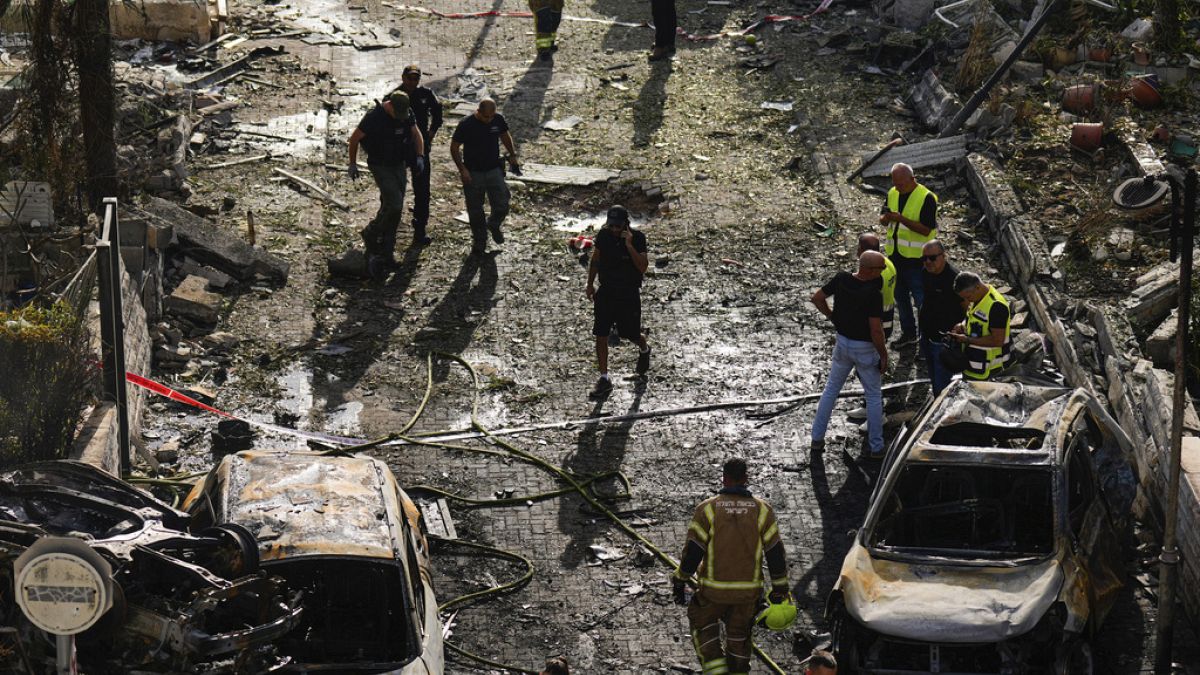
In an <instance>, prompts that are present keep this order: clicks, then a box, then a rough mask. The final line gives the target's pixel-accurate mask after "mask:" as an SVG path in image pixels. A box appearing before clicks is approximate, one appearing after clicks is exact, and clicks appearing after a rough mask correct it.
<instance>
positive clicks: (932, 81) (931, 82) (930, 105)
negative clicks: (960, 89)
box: [909, 69, 962, 129]
mask: <svg viewBox="0 0 1200 675" xmlns="http://www.w3.org/2000/svg"><path fill="white" fill-rule="evenodd" d="M909 103H910V105H911V106H912V108H913V110H914V111H916V113H917V118H918V119H920V120H921V123H922V124H924V125H925V126H927V127H931V128H938V129H941V128H944V127H945V126H947V125H949V123H950V121H951V120H953V119H954V116H955V115H957V114H958V111H959V110H962V103H959V101H958V99H957V98H956V97H955V96H954V94H951V93H950V92H949V91H948V90H947V89H946V88H945V87H943V86H942V83H941V81H940V80H939V79H938V76H937V74H936V73H934V72H933V69H929V70H926V71H925V74H924V75H923V76H922V77H921V81H920V82H918V83H917V85H916V86H915V87H913V90H912V92H911V93H910V94H909Z"/></svg>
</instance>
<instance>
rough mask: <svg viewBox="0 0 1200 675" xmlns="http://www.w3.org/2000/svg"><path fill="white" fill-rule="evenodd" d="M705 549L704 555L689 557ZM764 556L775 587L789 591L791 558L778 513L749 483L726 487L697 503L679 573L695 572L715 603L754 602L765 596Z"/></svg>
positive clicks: (684, 574)
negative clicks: (788, 558) (784, 542)
mask: <svg viewBox="0 0 1200 675" xmlns="http://www.w3.org/2000/svg"><path fill="white" fill-rule="evenodd" d="M700 550H702V551H703V555H702V556H701V555H689V554H690V553H692V552H698V551H700ZM764 554H765V555H766V557H767V561H768V563H769V565H770V568H771V585H772V587H773V589H775V590H779V591H783V592H787V590H788V579H787V561H786V558H785V556H784V549H783V542H782V540H781V539H780V537H779V525H778V524H777V523H776V521H775V511H774V510H772V509H771V505H770V504H767V503H766V502H765V501H763V500H761V499H759V498H757V497H755V496H753V495H751V494H750V491H749V490H747V489H746V488H745V487H732V488H725V489H723V490H721V492H720V493H719V494H717V495H716V496H715V497H712V498H711V499H707V500H705V501H703V502H701V503H700V505H699V506H697V507H696V511H695V513H694V514H693V516H692V522H691V524H689V525H688V543H687V546H686V547H685V550H684V557H683V562H682V563H681V565H680V569H679V572H678V574H679V576H681V577H683V578H688V577H690V576H691V575H692V573H693V572H695V574H696V577H697V579H698V581H699V584H700V593H701V594H702V595H703V596H704V597H705V598H707V599H709V600H711V601H713V602H719V603H725V604H741V603H745V602H755V601H757V600H758V598H759V597H760V596H761V595H762V588H763V574H762V565H763V556H764ZM697 560H699V564H698V566H697V564H696V562H695V561H697Z"/></svg>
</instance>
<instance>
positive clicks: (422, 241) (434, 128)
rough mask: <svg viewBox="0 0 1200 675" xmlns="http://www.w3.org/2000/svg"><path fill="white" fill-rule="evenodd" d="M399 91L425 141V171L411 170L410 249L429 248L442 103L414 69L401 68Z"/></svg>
mask: <svg viewBox="0 0 1200 675" xmlns="http://www.w3.org/2000/svg"><path fill="white" fill-rule="evenodd" d="M401 80H402V81H401V83H400V89H402V90H403V91H404V92H405V93H407V94H408V100H409V102H410V103H411V104H412V111H413V118H414V119H415V120H416V122H417V128H418V129H420V130H421V136H422V137H423V138H424V139H425V167H424V170H423V171H417V165H416V164H413V167H412V188H413V189H412V193H413V223H412V224H413V245H415V246H428V245H429V244H430V243H432V242H433V238H432V237H429V236H428V235H427V234H426V227H427V226H428V225H429V176H430V174H431V173H432V172H433V167H432V166H431V164H432V162H430V161H429V158H430V157H432V156H433V152H432V151H431V149H432V148H433V137H434V136H435V135H437V132H438V129H441V128H442V102H441V101H439V100H438V97H437V95H436V94H434V93H433V90H431V89H429V87H422V86H421V68H420V67H419V66H416V65H408V66H405V67H404V72H403V74H402V75H401Z"/></svg>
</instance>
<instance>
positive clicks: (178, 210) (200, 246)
mask: <svg viewBox="0 0 1200 675" xmlns="http://www.w3.org/2000/svg"><path fill="white" fill-rule="evenodd" d="M142 210H143V211H144V212H145V213H146V214H147V215H148V216H150V218H151V220H152V221H153V220H159V221H162V222H165V223H169V224H171V225H173V226H174V228H175V236H176V239H177V240H178V242H179V245H180V246H181V247H182V248H183V249H184V250H185V252H186V253H187V254H188V255H189V256H191V257H192V258H195V259H196V260H197V261H199V262H201V263H203V264H205V265H209V266H211V267H214V268H216V269H218V270H221V271H222V272H225V273H227V274H229V275H231V276H233V278H235V279H237V280H239V281H250V280H252V279H254V278H255V277H256V276H258V277H265V278H267V279H270V280H272V281H277V282H279V283H286V282H287V277H288V268H289V266H288V263H286V262H284V261H283V260H281V259H279V258H278V257H276V256H274V255H271V254H270V253H267V252H266V251H263V250H261V249H258V248H255V247H253V246H251V245H249V244H247V243H246V242H245V241H243V240H242V239H241V238H240V237H238V236H237V234H236V233H234V232H231V231H226V230H222V229H219V228H218V227H217V226H216V225H214V224H213V223H211V222H209V221H208V220H205V219H204V218H201V217H200V216H197V215H196V214H194V213H192V212H191V211H188V210H187V209H184V208H182V207H180V206H178V205H177V204H174V203H172V202H169V201H167V200H165V199H159V198H157V197H151V198H150V199H149V200H148V201H147V202H146V203H145V204H144V205H143V206H142Z"/></svg>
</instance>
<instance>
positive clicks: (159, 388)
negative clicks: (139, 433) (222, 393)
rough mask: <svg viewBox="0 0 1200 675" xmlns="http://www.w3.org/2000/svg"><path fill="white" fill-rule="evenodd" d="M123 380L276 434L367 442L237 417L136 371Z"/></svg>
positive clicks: (351, 443)
mask: <svg viewBox="0 0 1200 675" xmlns="http://www.w3.org/2000/svg"><path fill="white" fill-rule="evenodd" d="M125 380H126V381H127V382H129V383H130V384H135V385H137V386H139V387H141V388H143V389H145V390H146V391H151V392H154V393H155V394H158V395H159V396H165V397H166V398H169V399H171V400H172V401H179V402H180V403H185V404H187V405H190V406H192V407H193V408H198V409H200V410H203V411H205V412H210V413H212V414H214V415H220V416H221V417H227V418H229V419H232V420H239V421H241V422H245V423H246V424H249V425H251V426H254V427H258V428H259V429H264V430H266V431H271V432H274V433H277V434H284V435H287V436H295V437H297V438H305V439H312V440H314V441H321V442H322V443H334V444H336V445H347V446H351V447H353V446H355V445H362V444H363V443H366V442H367V441H366V440H365V439H362V438H346V437H345V436H333V435H331V434H322V433H320V432H316V431H303V430H301V429H292V428H289V427H281V426H279V425H277V424H268V423H266V422H256V421H254V420H249V419H246V418H244V417H238V416H237V415H231V414H229V413H227V412H225V411H224V410H218V409H216V408H214V407H212V406H210V405H205V404H203V403H201V402H200V401H197V400H196V399H194V398H192V397H190V396H185V395H183V394H181V393H179V392H177V391H175V390H174V389H172V388H170V387H168V386H167V385H165V384H162V383H159V382H155V381H154V380H151V379H148V378H145V377H142V376H141V375H138V374H137V373H131V372H129V371H125Z"/></svg>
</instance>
